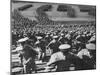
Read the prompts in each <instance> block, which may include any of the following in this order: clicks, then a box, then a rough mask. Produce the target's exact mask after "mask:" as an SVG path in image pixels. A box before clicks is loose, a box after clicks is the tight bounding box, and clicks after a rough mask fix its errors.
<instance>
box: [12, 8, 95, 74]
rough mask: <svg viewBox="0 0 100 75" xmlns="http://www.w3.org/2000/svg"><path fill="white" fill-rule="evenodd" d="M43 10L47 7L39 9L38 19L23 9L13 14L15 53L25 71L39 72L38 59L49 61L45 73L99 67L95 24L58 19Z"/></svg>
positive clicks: (13, 46) (42, 61)
mask: <svg viewBox="0 0 100 75" xmlns="http://www.w3.org/2000/svg"><path fill="white" fill-rule="evenodd" d="M44 7H45V6H44ZM46 8H51V7H50V6H46ZM42 10H46V9H42V8H39V9H37V13H38V17H39V18H38V21H32V20H29V19H28V18H25V17H24V16H22V15H21V14H20V11H19V10H14V14H13V15H12V19H13V20H12V32H11V34H12V54H14V53H17V54H18V57H19V58H20V65H21V66H22V67H23V72H22V71H21V72H22V73H32V72H34V73H37V72H38V69H37V68H38V67H37V63H36V61H41V63H44V62H45V63H46V64H45V65H46V67H43V68H44V69H45V72H53V71H56V72H60V71H70V70H88V69H95V68H96V47H95V45H96V30H95V28H96V27H95V26H96V25H95V23H86V24H67V23H65V22H64V23H62V22H61V23H60V22H55V21H51V20H49V19H48V18H47V15H46V14H45V13H44V11H42ZM40 18H41V20H42V21H41V20H39V19H40ZM44 18H46V20H43V19H44ZM17 66H18V65H17ZM14 67H15V66H12V68H14ZM13 73H15V72H13ZM18 73H19V72H18Z"/></svg>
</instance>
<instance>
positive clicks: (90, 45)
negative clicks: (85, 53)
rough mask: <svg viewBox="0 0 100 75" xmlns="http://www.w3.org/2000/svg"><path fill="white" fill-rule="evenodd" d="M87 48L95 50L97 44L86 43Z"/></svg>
mask: <svg viewBox="0 0 100 75" xmlns="http://www.w3.org/2000/svg"><path fill="white" fill-rule="evenodd" d="M86 48H87V49H90V50H95V49H96V46H95V44H92V43H89V44H86Z"/></svg>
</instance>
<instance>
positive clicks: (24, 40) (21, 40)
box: [17, 37, 29, 42]
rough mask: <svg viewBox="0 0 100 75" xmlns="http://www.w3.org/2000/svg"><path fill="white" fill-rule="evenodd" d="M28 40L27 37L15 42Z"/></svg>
mask: <svg viewBox="0 0 100 75" xmlns="http://www.w3.org/2000/svg"><path fill="white" fill-rule="evenodd" d="M28 39H29V38H28V37H25V38H22V39H19V40H18V41H17V42H24V41H26V40H28Z"/></svg>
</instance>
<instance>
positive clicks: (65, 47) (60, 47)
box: [59, 44, 71, 50]
mask: <svg viewBox="0 0 100 75" xmlns="http://www.w3.org/2000/svg"><path fill="white" fill-rule="evenodd" d="M70 47H71V46H70V45H69V44H62V45H60V46H59V49H62V50H63V49H68V48H70Z"/></svg>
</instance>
